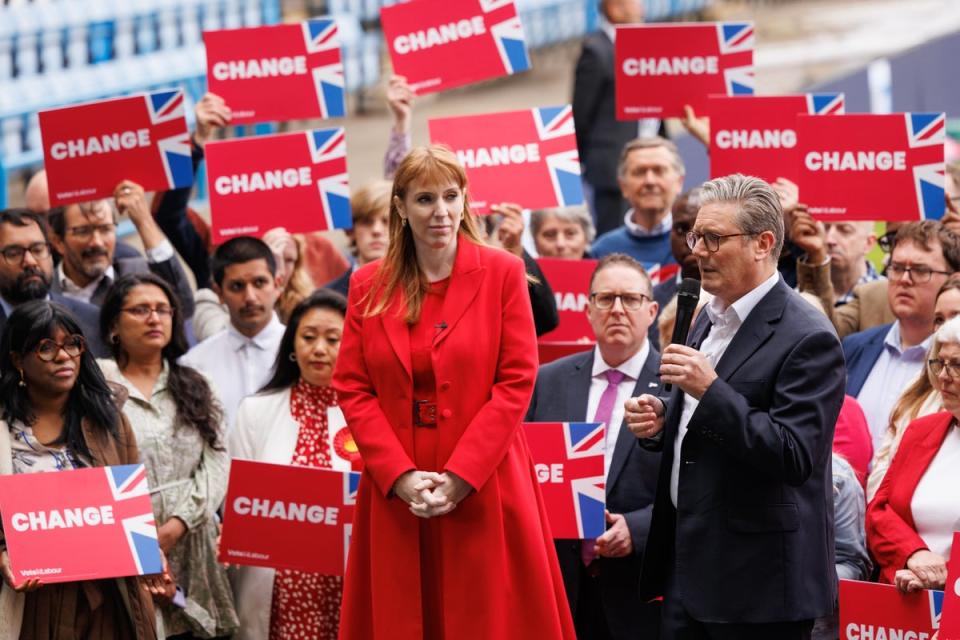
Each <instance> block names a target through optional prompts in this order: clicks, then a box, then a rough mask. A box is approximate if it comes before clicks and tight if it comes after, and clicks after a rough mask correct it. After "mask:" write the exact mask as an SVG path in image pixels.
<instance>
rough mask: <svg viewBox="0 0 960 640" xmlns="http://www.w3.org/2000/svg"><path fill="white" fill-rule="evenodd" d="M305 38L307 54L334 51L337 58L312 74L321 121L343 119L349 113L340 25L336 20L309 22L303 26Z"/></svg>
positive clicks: (314, 69) (315, 68)
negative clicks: (338, 25)
mask: <svg viewBox="0 0 960 640" xmlns="http://www.w3.org/2000/svg"><path fill="white" fill-rule="evenodd" d="M303 37H304V42H305V44H306V47H307V53H310V54H318V53H322V52H324V51H333V52H335V54H336V55H335V56H334V57H335V61H334V62H331V63H330V64H325V65H321V66H316V67H314V68H313V69H312V72H313V81H314V84H315V85H316V89H317V101H318V102H319V104H320V113H321V115H322V117H324V118H341V117H343V116H345V115H346V113H347V110H346V99H345V89H344V78H343V60H342V59H341V57H340V36H339V32H338V30H337V23H336V21H335V20H333V19H321V20H307V21H306V22H304V23H303Z"/></svg>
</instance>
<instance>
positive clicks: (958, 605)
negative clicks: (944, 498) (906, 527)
mask: <svg viewBox="0 0 960 640" xmlns="http://www.w3.org/2000/svg"><path fill="white" fill-rule="evenodd" d="M943 593H944V599H943V614H942V615H941V616H940V636H939V637H938V638H937V640H960V531H958V532H955V533H954V534H953V545H952V547H951V551H950V562H949V563H948V564H947V586H946V588H945V589H944V590H943Z"/></svg>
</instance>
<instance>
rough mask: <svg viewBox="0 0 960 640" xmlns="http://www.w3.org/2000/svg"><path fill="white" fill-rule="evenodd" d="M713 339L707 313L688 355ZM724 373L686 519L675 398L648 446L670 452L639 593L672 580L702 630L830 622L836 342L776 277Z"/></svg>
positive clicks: (700, 419)
mask: <svg viewBox="0 0 960 640" xmlns="http://www.w3.org/2000/svg"><path fill="white" fill-rule="evenodd" d="M709 329H710V321H709V316H708V314H706V313H702V314H700V315H699V316H698V318H697V321H696V323H695V325H694V328H693V330H692V331H691V336H690V340H689V343H690V345H691V346H693V347H695V348H699V345H700V344H701V343H702V341H703V340H704V338H705V337H706V335H707V333H708V332H709ZM716 373H717V375H718V379H716V380H714V382H713V383H712V384H711V385H710V387H709V388H708V389H707V391H706V393H705V394H704V395H703V397H702V398H701V399H700V403H699V405H698V406H697V408H696V410H695V411H694V412H693V415H692V416H691V418H690V422H689V424H688V425H687V429H688V431H687V434H686V437H685V438H684V440H683V445H682V447H681V450H680V458H681V459H680V463H681V464H680V467H679V468H680V482H679V489H678V509H674V507H673V503H672V500H671V498H670V473H671V468H672V466H673V459H674V442H675V441H676V437H677V433H678V431H679V424H680V416H681V413H682V410H683V404H684V394H683V392H682V391H681V390H680V389H679V388H676V387H675V388H674V390H673V393H672V394H671V395H670V396H669V398H667V407H666V415H665V417H664V430H663V431H662V432H661V436H662V437H660V438H659V439H657V440H642V441H641V443H642V444H643V446H646V447H654V448H657V447H659V448H661V449H662V451H663V458H662V463H661V469H660V480H659V484H658V487H657V498H656V503H655V506H654V512H653V522H652V523H651V527H650V536H649V542H648V544H647V549H646V552H645V554H644V566H643V577H642V583H641V593H642V594H643V595H644V597H648V598H650V597H655V596H658V595H662V594H663V593H664V591H665V580H666V577H667V575H668V573H672V575H673V577H674V579H675V580H676V583H677V587H678V588H679V590H680V592H681V593H682V594H683V605H684V608H685V609H686V610H687V611H688V612H689V614H690V615H691V616H692V617H693V618H694V619H696V620H701V621H705V622H717V623H745V624H758V623H773V622H785V621H795V620H810V619H813V618H817V617H820V616H823V615H826V614H828V613H831V612H832V611H833V607H834V604H835V602H836V597H837V574H836V569H835V566H834V523H833V519H834V510H833V485H832V477H831V448H832V444H833V431H834V426H835V424H836V421H837V416H838V415H839V413H840V406H841V404H842V403H843V396H844V379H845V369H844V361H843V351H842V349H841V346H840V341H839V340H838V339H837V335H836V332H835V331H834V329H833V327H832V326H831V324H830V322H829V321H828V320H827V318H826V317H825V316H824V315H823V314H822V313H820V312H819V311H817V310H816V309H814V308H813V307H812V306H810V305H809V304H808V303H807V302H806V301H804V300H803V299H802V298H801V297H800V296H799V295H798V294H797V293H796V292H794V291H792V290H791V289H790V288H789V287H788V286H787V285H786V284H785V283H784V282H783V279H782V278H781V279H780V280H779V282H778V283H777V284H776V286H774V288H773V289H772V290H771V291H770V292H769V293H768V294H767V295H766V296H764V297H763V299H762V300H760V302H759V303H758V304H757V305H756V307H754V309H753V311H752V312H751V313H750V315H749V316H748V317H747V319H746V321H745V322H744V323H743V325H742V326H741V327H740V329H739V330H738V331H737V333H736V335H735V336H734V338H733V340H732V341H731V342H730V344H729V346H728V347H727V349H726V351H725V352H724V354H723V357H722V358H720V361H719V362H718V363H717V366H716ZM670 562H673V565H672V566H670V565H668V563H670Z"/></svg>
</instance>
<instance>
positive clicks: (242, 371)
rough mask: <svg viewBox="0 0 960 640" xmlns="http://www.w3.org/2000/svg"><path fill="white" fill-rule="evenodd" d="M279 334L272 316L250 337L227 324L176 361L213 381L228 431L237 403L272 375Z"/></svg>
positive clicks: (255, 390) (280, 334) (232, 423)
mask: <svg viewBox="0 0 960 640" xmlns="http://www.w3.org/2000/svg"><path fill="white" fill-rule="evenodd" d="M283 331H284V326H283V324H281V323H280V320H279V318H277V316H276V314H274V316H273V318H272V319H271V320H270V324H268V325H267V326H266V327H264V328H263V330H262V331H261V332H260V333H258V334H257V335H256V336H254V337H253V338H248V337H246V336H245V335H243V334H242V333H240V332H239V331H237V330H236V329H235V328H234V327H233V325H232V324H231V325H230V326H229V327H227V328H226V329H224V330H223V331H221V332H219V333H215V334H213V335H212V336H210V337H209V338H207V339H206V340H204V341H203V342H201V343H200V344H198V345H197V346H195V347H194V348H192V349H190V351H188V352H187V353H186V354H184V356H183V357H182V358H180V364H182V365H185V366H188V367H193V368H194V369H196V370H197V371H202V372H203V373H205V374H207V376H208V377H209V378H210V379H211V380H213V383H214V385H215V386H216V391H217V396H218V397H219V398H220V401H221V403H223V410H224V413H225V414H226V423H227V431H228V432H229V431H230V430H231V429H233V425H234V422H235V420H236V414H237V408H238V407H239V406H240V401H241V400H243V399H244V398H246V397H247V396H249V395H253V394H254V393H256V392H257V391H259V390H260V388H261V387H262V386H263V385H265V384H266V383H267V381H268V380H269V379H270V377H271V376H272V375H273V364H274V361H275V360H276V358H277V351H278V350H279V348H280V338H282V337H283Z"/></svg>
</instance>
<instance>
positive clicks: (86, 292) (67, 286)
mask: <svg viewBox="0 0 960 640" xmlns="http://www.w3.org/2000/svg"><path fill="white" fill-rule="evenodd" d="M56 278H57V281H58V282H59V283H60V289H61V291H63V293H64V294H65V295H70V296H74V297H76V296H85V297H86V298H87V299H88V300H89V299H90V297H91V296H93V292H94V291H96V290H97V287H98V286H100V282H101V281H103V279H104V278H108V280H107V283H108V284H110V283H112V282H113V281H114V280H116V271H114V269H113V265H112V264H111V265H110V266H108V267H107V269H106V271H104V272H103V274H102V275H101V276H100V277H99V278H96V279H94V280H91V281H90V283H89V284H87V285H86V286H84V287H81V286H80V285H78V284H77V283H75V282H74V281H73V280H71V279H70V276H68V275H67V272H66V271H64V270H63V261H62V260H61V261H60V264H58V265H57V273H56Z"/></svg>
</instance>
